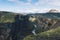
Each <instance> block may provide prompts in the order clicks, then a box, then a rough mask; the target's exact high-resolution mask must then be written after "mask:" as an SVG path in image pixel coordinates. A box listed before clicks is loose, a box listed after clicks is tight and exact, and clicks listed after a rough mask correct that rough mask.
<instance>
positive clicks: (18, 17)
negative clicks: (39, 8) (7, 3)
mask: <svg viewBox="0 0 60 40" xmlns="http://www.w3.org/2000/svg"><path fill="white" fill-rule="evenodd" d="M59 29H60V13H35V14H27V15H23V14H20V13H13V12H5V11H0V40H35V39H36V40H44V39H46V38H48V39H47V40H49V39H51V40H55V39H54V38H55V37H57V36H58V40H59V38H60V36H59V35H60V34H59V33H60V30H59ZM49 30H50V31H49ZM56 32H57V34H55V33H56ZM50 34H51V35H50ZM53 34H54V35H53ZM49 36H52V37H53V38H52V37H51V38H49ZM45 37H46V38H45ZM56 40H57V39H56Z"/></svg>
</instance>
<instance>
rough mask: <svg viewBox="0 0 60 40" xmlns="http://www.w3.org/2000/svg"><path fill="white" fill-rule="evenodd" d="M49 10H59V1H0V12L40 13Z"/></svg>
mask: <svg viewBox="0 0 60 40" xmlns="http://www.w3.org/2000/svg"><path fill="white" fill-rule="evenodd" d="M50 9H58V10H59V9H60V0H0V11H12V12H18V13H24V12H25V13H30V12H31V13H41V12H47V11H49V10H50ZM59 11H60V10H59Z"/></svg>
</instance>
